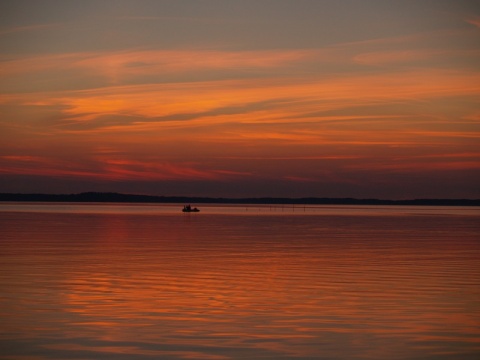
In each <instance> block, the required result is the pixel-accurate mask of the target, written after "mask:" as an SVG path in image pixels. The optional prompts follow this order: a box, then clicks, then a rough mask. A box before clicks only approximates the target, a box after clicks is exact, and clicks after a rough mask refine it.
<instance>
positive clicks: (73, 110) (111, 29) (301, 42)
mask: <svg viewBox="0 0 480 360" xmlns="http://www.w3.org/2000/svg"><path fill="white" fill-rule="evenodd" d="M0 50H1V53H0V192H29V193H32V192H33V193H39V192H41V193H77V192H83V191H115V192H123V193H134V194H151V195H178V196H213V197H250V196H252V197H259V196H286V197H306V196H316V197H357V198H370V197H375V198H390V199H405V198H480V185H479V184H480V131H479V130H480V106H479V105H480V71H479V70H480V4H479V2H478V1H462V0H449V1H442V0H430V1H429V0H414V1H413V0H412V1H409V0H403V1H388V0H362V1H357V0H341V1H340V0H332V1H330V0H325V1H324V0H170V1H167V0H115V1H114V0H104V1H98V0H94V1H93V0H92V1H90V0H84V1H73V0H56V1H54V0H44V1H36V0H30V1H28V0H3V1H1V2H0Z"/></svg>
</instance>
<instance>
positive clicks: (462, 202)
mask: <svg viewBox="0 0 480 360" xmlns="http://www.w3.org/2000/svg"><path fill="white" fill-rule="evenodd" d="M1 201H3V202H5V201H18V202H114V203H181V204H186V203H189V204H190V203H192V204H206V203H211V204H266V205H268V204H272V205H273V204H285V205H288V204H290V205H431V206H480V199H412V200H382V199H355V198H317V197H304V198H276V197H275V198H274V197H260V198H238V199H237V198H214V197H189V196H153V195H133V194H121V193H110V192H84V193H79V194H16V193H0V202H1Z"/></svg>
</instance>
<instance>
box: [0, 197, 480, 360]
mask: <svg viewBox="0 0 480 360" xmlns="http://www.w3.org/2000/svg"><path fill="white" fill-rule="evenodd" d="M192 205H193V204H192ZM181 207H182V206H181V205H168V204H167V205H153V204H149V205H145V204H41V203H2V204H0V358H1V359H21V360H22V359H23V360H27V359H28V360H37V359H38V360H40V359H42V360H43V359H328V360H337V359H382V360H383V359H418V360H420V359H432V360H433V359H444V360H445V359H472V360H473V359H478V358H480V208H478V207H471V208H464V207H418V206H417V207H408V206H384V207H381V206H380V207H379V206H306V207H303V206H297V207H292V206H291V205H290V206H284V207H282V206H276V207H270V206H268V205H267V206H245V205H239V206H233V205H230V206H218V205H201V206H199V207H200V208H201V212H200V213H192V214H184V213H181V211H180V210H181Z"/></svg>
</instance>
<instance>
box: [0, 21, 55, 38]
mask: <svg viewBox="0 0 480 360" xmlns="http://www.w3.org/2000/svg"><path fill="white" fill-rule="evenodd" d="M61 26H63V24H61V23H53V24H36V25H25V26H12V27H9V28H3V29H0V36H1V35H7V34H14V33H21V32H32V31H41V30H50V29H54V28H58V27H61Z"/></svg>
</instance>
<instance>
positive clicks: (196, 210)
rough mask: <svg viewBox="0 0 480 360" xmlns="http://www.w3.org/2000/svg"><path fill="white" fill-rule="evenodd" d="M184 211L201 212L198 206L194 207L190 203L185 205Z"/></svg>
mask: <svg viewBox="0 0 480 360" xmlns="http://www.w3.org/2000/svg"><path fill="white" fill-rule="evenodd" d="M182 211H183V212H199V211H200V210H198V209H197V208H192V207H191V206H190V205H185V206H184V207H183V209H182Z"/></svg>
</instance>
